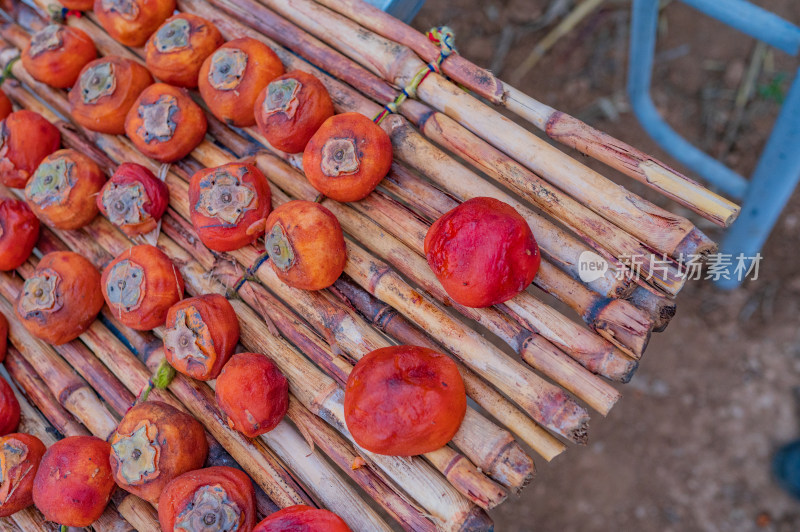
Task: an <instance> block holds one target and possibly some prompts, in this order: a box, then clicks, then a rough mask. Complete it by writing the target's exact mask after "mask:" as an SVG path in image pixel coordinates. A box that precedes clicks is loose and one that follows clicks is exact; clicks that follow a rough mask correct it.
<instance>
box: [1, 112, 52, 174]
mask: <svg viewBox="0 0 800 532" xmlns="http://www.w3.org/2000/svg"><path fill="white" fill-rule="evenodd" d="M0 135H2V136H3V138H4V141H3V143H2V147H0V183H2V184H3V185H5V186H7V187H11V188H24V187H25V184H26V183H27V182H28V178H29V177H30V176H31V174H32V173H33V172H34V170H36V167H37V166H39V163H41V162H42V159H44V158H45V157H47V156H48V155H50V154H51V153H53V152H54V151H56V150H57V149H58V147H59V145H60V144H61V133H60V132H59V131H58V129H57V128H56V126H54V125H53V124H51V123H50V122H48V121H47V120H46V119H45V118H44V117H43V116H42V115H40V114H39V113H34V112H33V111H28V110H26V109H22V110H20V111H14V112H13V113H11V114H10V115H8V116H7V117H6V119H5V120H3V122H2V123H0Z"/></svg>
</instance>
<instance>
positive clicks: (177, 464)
mask: <svg viewBox="0 0 800 532" xmlns="http://www.w3.org/2000/svg"><path fill="white" fill-rule="evenodd" d="M109 442H110V443H111V454H110V464H111V471H112V474H113V476H114V480H115V481H116V483H117V485H118V486H119V487H121V488H122V489H124V490H125V491H128V492H130V493H133V494H134V495H136V496H138V497H141V498H142V499H145V500H146V501H150V502H152V503H156V502H158V498H159V496H160V495H161V492H162V491H163V490H164V487H165V486H166V485H167V484H168V483H169V482H170V481H171V480H172V479H174V478H175V477H177V476H179V475H182V474H183V473H186V472H188V471H193V470H195V469H199V468H201V467H203V464H204V463H205V461H206V457H207V456H208V442H207V441H206V436H205V431H204V429H203V426H202V425H201V424H200V422H198V421H197V420H196V419H195V418H193V417H192V416H190V415H188V414H185V413H183V412H181V411H180V410H178V409H177V408H175V407H172V406H170V405H168V404H166V403H162V402H160V401H145V402H143V403H141V404H138V405H136V406H134V407H133V408H131V409H130V410H128V412H127V413H126V414H125V417H123V418H122V420H121V421H120V422H119V425H118V426H117V429H116V430H115V431H114V433H113V434H112V435H111V437H110V438H109Z"/></svg>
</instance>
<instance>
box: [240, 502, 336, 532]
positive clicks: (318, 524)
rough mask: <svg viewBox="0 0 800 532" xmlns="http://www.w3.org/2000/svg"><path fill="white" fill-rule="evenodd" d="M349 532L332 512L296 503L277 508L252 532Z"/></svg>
mask: <svg viewBox="0 0 800 532" xmlns="http://www.w3.org/2000/svg"><path fill="white" fill-rule="evenodd" d="M288 530H297V531H303V532H351V531H350V527H348V526H347V523H345V522H344V519H342V518H341V517H339V516H338V515H336V514H335V513H333V512H330V511H328V510H322V509H317V508H312V507H311V506H306V505H304V504H296V505H294V506H289V507H288V508H284V509H283V510H279V511H277V512H275V513H274V514H272V515H270V516H268V517H267V518H266V519H264V520H263V521H261V522H260V523H258V524H257V525H256V527H255V528H254V529H253V532H285V531H288Z"/></svg>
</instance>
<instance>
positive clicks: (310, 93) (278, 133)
mask: <svg viewBox="0 0 800 532" xmlns="http://www.w3.org/2000/svg"><path fill="white" fill-rule="evenodd" d="M285 79H294V80H297V81H298V82H299V83H300V85H301V88H300V91H299V92H298V94H297V96H296V98H297V109H296V110H295V112H294V115H293V116H292V117H291V118H289V116H288V115H287V113H285V112H277V113H270V114H268V113H267V111H266V110H265V109H264V100H265V99H266V97H267V94H268V92H269V85H268V86H267V87H264V90H262V91H261V93H260V94H259V95H258V99H256V103H255V108H254V109H253V111H254V113H255V117H256V123H257V124H258V128H259V129H260V130H261V133H262V134H263V135H264V137H266V139H267V140H268V141H269V143H270V144H271V145H272V146H273V147H275V148H277V149H279V150H281V151H285V152H286V153H302V151H303V150H304V149H305V147H306V144H308V141H309V140H311V137H312V136H314V133H316V132H317V130H318V129H319V128H320V126H321V125H322V124H324V123H325V121H326V120H327V119H329V118H330V117H332V116H333V102H332V101H331V97H330V95H329V94H328V89H326V88H325V85H323V84H322V82H321V81H319V80H318V79H317V78H316V76H313V75H312V74H309V73H307V72H303V71H302V70H293V71H291V72H287V73H286V74H284V75H282V76H278V77H277V78H275V79H274V80H272V82H271V83H270V84H272V83H275V82H278V81H282V80H285Z"/></svg>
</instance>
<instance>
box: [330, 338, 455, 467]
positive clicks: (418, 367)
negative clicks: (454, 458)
mask: <svg viewBox="0 0 800 532" xmlns="http://www.w3.org/2000/svg"><path fill="white" fill-rule="evenodd" d="M466 411H467V396H466V392H465V390H464V381H463V380H462V379H461V375H460V374H459V372H458V367H457V366H456V364H455V363H454V362H453V361H452V360H450V359H449V358H448V357H447V356H445V355H443V354H441V353H437V352H436V351H433V350H432V349H427V348H425V347H417V346H411V345H397V346H392V347H384V348H381V349H376V350H375V351H372V352H370V353H368V354H367V355H366V356H364V357H363V358H362V359H361V360H359V361H358V363H357V364H356V365H355V366H354V367H353V371H352V372H351V373H350V376H349V377H348V379H347V385H346V387H345V392H344V417H345V422H346V423H347V429H348V430H349V431H350V433H351V434H352V435H353V439H354V440H355V442H356V443H357V444H358V445H360V446H361V447H363V448H364V449H366V450H368V451H370V452H373V453H377V454H384V455H392V456H415V455H418V454H423V453H427V452H431V451H435V450H437V449H440V448H441V447H443V446H445V445H446V444H447V442H449V441H450V440H451V439H453V436H454V435H455V434H456V432H458V428H459V427H460V426H461V421H462V420H463V419H464V415H465V413H466Z"/></svg>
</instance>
